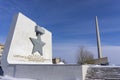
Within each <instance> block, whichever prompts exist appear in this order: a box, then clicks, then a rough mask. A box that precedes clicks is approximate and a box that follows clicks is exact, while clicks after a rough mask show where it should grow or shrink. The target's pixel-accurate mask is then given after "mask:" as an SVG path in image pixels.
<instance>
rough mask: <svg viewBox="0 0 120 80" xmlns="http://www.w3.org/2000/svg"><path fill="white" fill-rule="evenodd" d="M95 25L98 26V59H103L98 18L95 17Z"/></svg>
mask: <svg viewBox="0 0 120 80" xmlns="http://www.w3.org/2000/svg"><path fill="white" fill-rule="evenodd" d="M95 25H96V38H97V48H98V58H102V51H101V44H100V33H99V26H98V19H97V16H96V17H95Z"/></svg>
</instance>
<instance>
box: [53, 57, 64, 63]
mask: <svg viewBox="0 0 120 80" xmlns="http://www.w3.org/2000/svg"><path fill="white" fill-rule="evenodd" d="M52 62H53V64H64V62H62V61H61V58H54V59H52Z"/></svg>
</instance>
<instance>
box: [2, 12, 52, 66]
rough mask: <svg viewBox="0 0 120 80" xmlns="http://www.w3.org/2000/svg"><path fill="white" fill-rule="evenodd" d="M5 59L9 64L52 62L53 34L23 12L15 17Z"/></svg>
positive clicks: (4, 55)
mask: <svg viewBox="0 0 120 80" xmlns="http://www.w3.org/2000/svg"><path fill="white" fill-rule="evenodd" d="M3 59H7V61H6V63H8V64H52V34H51V32H50V31H48V30H46V29H45V28H43V27H40V26H38V25H37V24H36V23H35V22H34V21H32V20H30V19H29V18H27V17H26V16H24V15H23V14H21V13H19V14H17V15H16V16H15V17H14V21H13V23H12V26H11V29H10V32H9V37H8V38H7V41H6V44H5V50H4V54H3Z"/></svg>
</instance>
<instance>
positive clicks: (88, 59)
mask: <svg viewBox="0 0 120 80" xmlns="http://www.w3.org/2000/svg"><path fill="white" fill-rule="evenodd" d="M93 59H94V57H93V54H92V53H91V52H89V51H87V50H85V49H84V47H81V48H80V52H79V54H78V55H77V63H78V64H80V65H83V64H93V63H94V60H93Z"/></svg>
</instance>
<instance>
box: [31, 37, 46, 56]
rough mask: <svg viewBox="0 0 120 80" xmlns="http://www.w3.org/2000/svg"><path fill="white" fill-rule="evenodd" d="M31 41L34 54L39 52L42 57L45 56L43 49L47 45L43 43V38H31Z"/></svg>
mask: <svg viewBox="0 0 120 80" xmlns="http://www.w3.org/2000/svg"><path fill="white" fill-rule="evenodd" d="M30 40H31V41H32V43H33V46H34V47H33V51H32V54H33V53H34V52H36V51H38V52H39V53H40V54H41V55H43V52H42V47H43V46H44V45H45V43H44V42H42V41H41V38H40V37H39V36H38V37H37V39H34V38H30Z"/></svg>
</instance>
